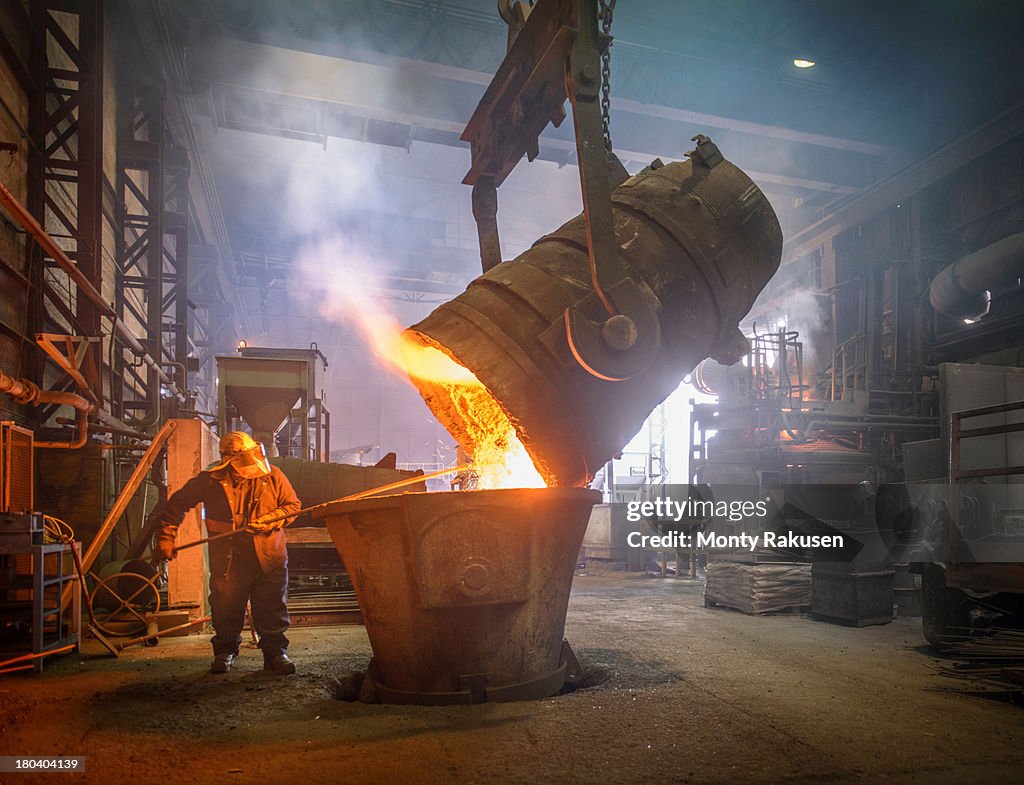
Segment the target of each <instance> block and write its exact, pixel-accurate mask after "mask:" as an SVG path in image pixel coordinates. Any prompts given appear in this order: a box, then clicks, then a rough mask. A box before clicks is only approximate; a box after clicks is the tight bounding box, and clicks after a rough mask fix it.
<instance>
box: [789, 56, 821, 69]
mask: <svg viewBox="0 0 1024 785" xmlns="http://www.w3.org/2000/svg"><path fill="white" fill-rule="evenodd" d="M793 65H795V66H796V67H797V68H814V66H815V65H816V63H815V62H814V61H813V60H808V59H807V58H805V57H797V58H796V59H794V60H793Z"/></svg>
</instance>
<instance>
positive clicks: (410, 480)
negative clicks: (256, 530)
mask: <svg viewBox="0 0 1024 785" xmlns="http://www.w3.org/2000/svg"><path fill="white" fill-rule="evenodd" d="M469 467H470V464H468V463H464V464H462V465H461V466H454V467H452V468H451V469H442V470H441V471H439V472H431V473H430V474H417V475H416V476H415V477H406V478H405V479H404V480H398V481H397V482H392V483H389V484H387V485H381V486H380V487H379V488H371V489H370V490H368V491H360V492H359V493H353V494H352V495H351V496H342V497H341V498H340V499H331V500H330V501H327V502H321V503H320V504H314V505H313V506H312V507H303V508H302V509H301V510H296V511H295V512H290V513H287V514H286V515H279V516H277V517H276V518H269V519H268V520H266V521H264V523H274V522H276V521H283V520H284V519H285V518H292V519H294V518H295V516H297V515H301V514H302V513H304V512H312V511H313V510H319V509H320V508H322V507H326V506H327V505H329V504H337V503H338V502H352V501H355V500H356V499H363V498H366V497H367V496H373V495H375V494H378V493H384V492H385V491H394V490H398V489H399V488H404V487H406V486H407V485H415V484H416V483H418V482H424V481H425V480H432V479H433V478H435V477H441V476H442V475H445V474H454V473H458V472H461V471H464V470H466V469H468V468H469ZM290 523H291V521H289V522H288V523H286V524H285V526H288V525H289V524H290ZM281 528H284V527H281ZM244 532H246V529H232V530H231V531H229V532H221V533H220V534H214V535H213V536H212V537H204V538H203V539H201V540H195V541H193V542H188V543H185V544H184V545H179V546H178V547H177V548H175V549H174V552H175V553H177V552H178V551H183V550H185V549H186V548H194V547H196V546H197V545H203V544H204V543H207V542H213V541H214V540H221V539H223V538H225V537H234V536H235V535H237V534H243V533H244Z"/></svg>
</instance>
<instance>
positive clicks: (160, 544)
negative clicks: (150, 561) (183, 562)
mask: <svg viewBox="0 0 1024 785" xmlns="http://www.w3.org/2000/svg"><path fill="white" fill-rule="evenodd" d="M153 556H154V557H155V558H156V559H157V560H158V561H170V560H171V559H173V558H174V543H173V542H171V541H170V540H157V541H156V544H155V545H154V546H153Z"/></svg>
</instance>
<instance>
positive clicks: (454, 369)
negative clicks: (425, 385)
mask: <svg viewBox="0 0 1024 785" xmlns="http://www.w3.org/2000/svg"><path fill="white" fill-rule="evenodd" d="M400 352H401V357H402V364H403V366H404V368H405V370H406V372H407V373H408V374H409V375H410V376H413V377H416V378H418V379H422V380H424V381H429V382H432V383H433V384H434V385H436V389H437V390H440V391H443V392H444V393H445V394H447V395H448V397H449V398H450V401H447V402H446V403H448V404H449V405H450V407H451V408H453V409H455V410H456V411H458V412H459V414H460V420H461V425H462V426H463V428H464V429H465V432H464V433H462V434H456V437H457V438H458V439H459V442H460V443H461V444H462V446H463V448H464V449H465V450H466V451H467V452H468V453H470V455H472V458H473V470H474V472H475V473H476V475H477V487H478V488H481V489H494V488H543V487H545V486H546V483H545V482H544V480H543V479H542V478H541V476H540V473H539V472H538V471H537V469H536V467H535V466H534V465H533V461H532V460H531V458H530V456H529V455H528V454H527V452H526V448H525V447H524V446H523V443H522V442H521V441H520V440H519V436H518V435H517V434H516V429H515V427H514V426H513V425H512V422H511V420H509V417H508V414H506V413H505V410H504V409H502V408H501V405H500V404H499V403H498V402H497V400H495V398H494V396H493V395H491V393H490V391H489V390H488V389H487V388H486V387H484V385H483V384H481V383H480V381H479V380H478V379H477V378H476V376H474V375H473V374H472V372H470V371H469V369H467V368H465V367H463V366H461V365H459V364H458V363H457V362H455V360H453V359H452V358H451V357H449V356H448V355H446V354H445V353H444V352H442V351H441V350H440V349H435V348H433V347H431V346H423V345H421V344H418V343H413V342H412V341H410V340H409V339H408V338H405V337H402V338H401V339H400ZM427 403H428V404H429V403H431V402H430V401H428V402H427Z"/></svg>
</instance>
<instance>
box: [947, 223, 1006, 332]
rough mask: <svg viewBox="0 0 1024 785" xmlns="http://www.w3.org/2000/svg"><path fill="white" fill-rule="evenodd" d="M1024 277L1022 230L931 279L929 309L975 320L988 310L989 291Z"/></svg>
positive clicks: (962, 259)
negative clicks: (930, 307) (930, 305)
mask: <svg viewBox="0 0 1024 785" xmlns="http://www.w3.org/2000/svg"><path fill="white" fill-rule="evenodd" d="M1022 276H1024V232H1021V233H1019V234H1011V235H1010V236H1009V237H1004V238H1003V239H1002V240H999V241H997V242H994V243H992V244H991V245H987V246H985V247H984V248H982V249H981V250H979V251H975V252H974V253H972V254H968V255H967V256H964V257H963V258H961V259H958V260H957V261H955V262H953V264H951V265H949V266H948V267H945V268H943V269H942V270H941V271H940V272H939V274H938V275H936V276H935V277H934V278H933V279H932V283H931V287H929V289H928V299H929V301H930V302H931V304H932V308H934V309H935V310H936V311H938V312H939V313H941V314H944V315H946V316H949V317H952V318H954V319H969V320H972V321H973V320H977V319H980V318H981V317H983V316H984V315H985V314H987V313H988V308H989V301H990V300H991V293H990V292H991V290H993V289H999V288H1001V287H1004V286H1009V285H1011V284H1012V283H1013V282H1014V281H1015V280H1017V279H1019V278H1021V277H1022Z"/></svg>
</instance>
